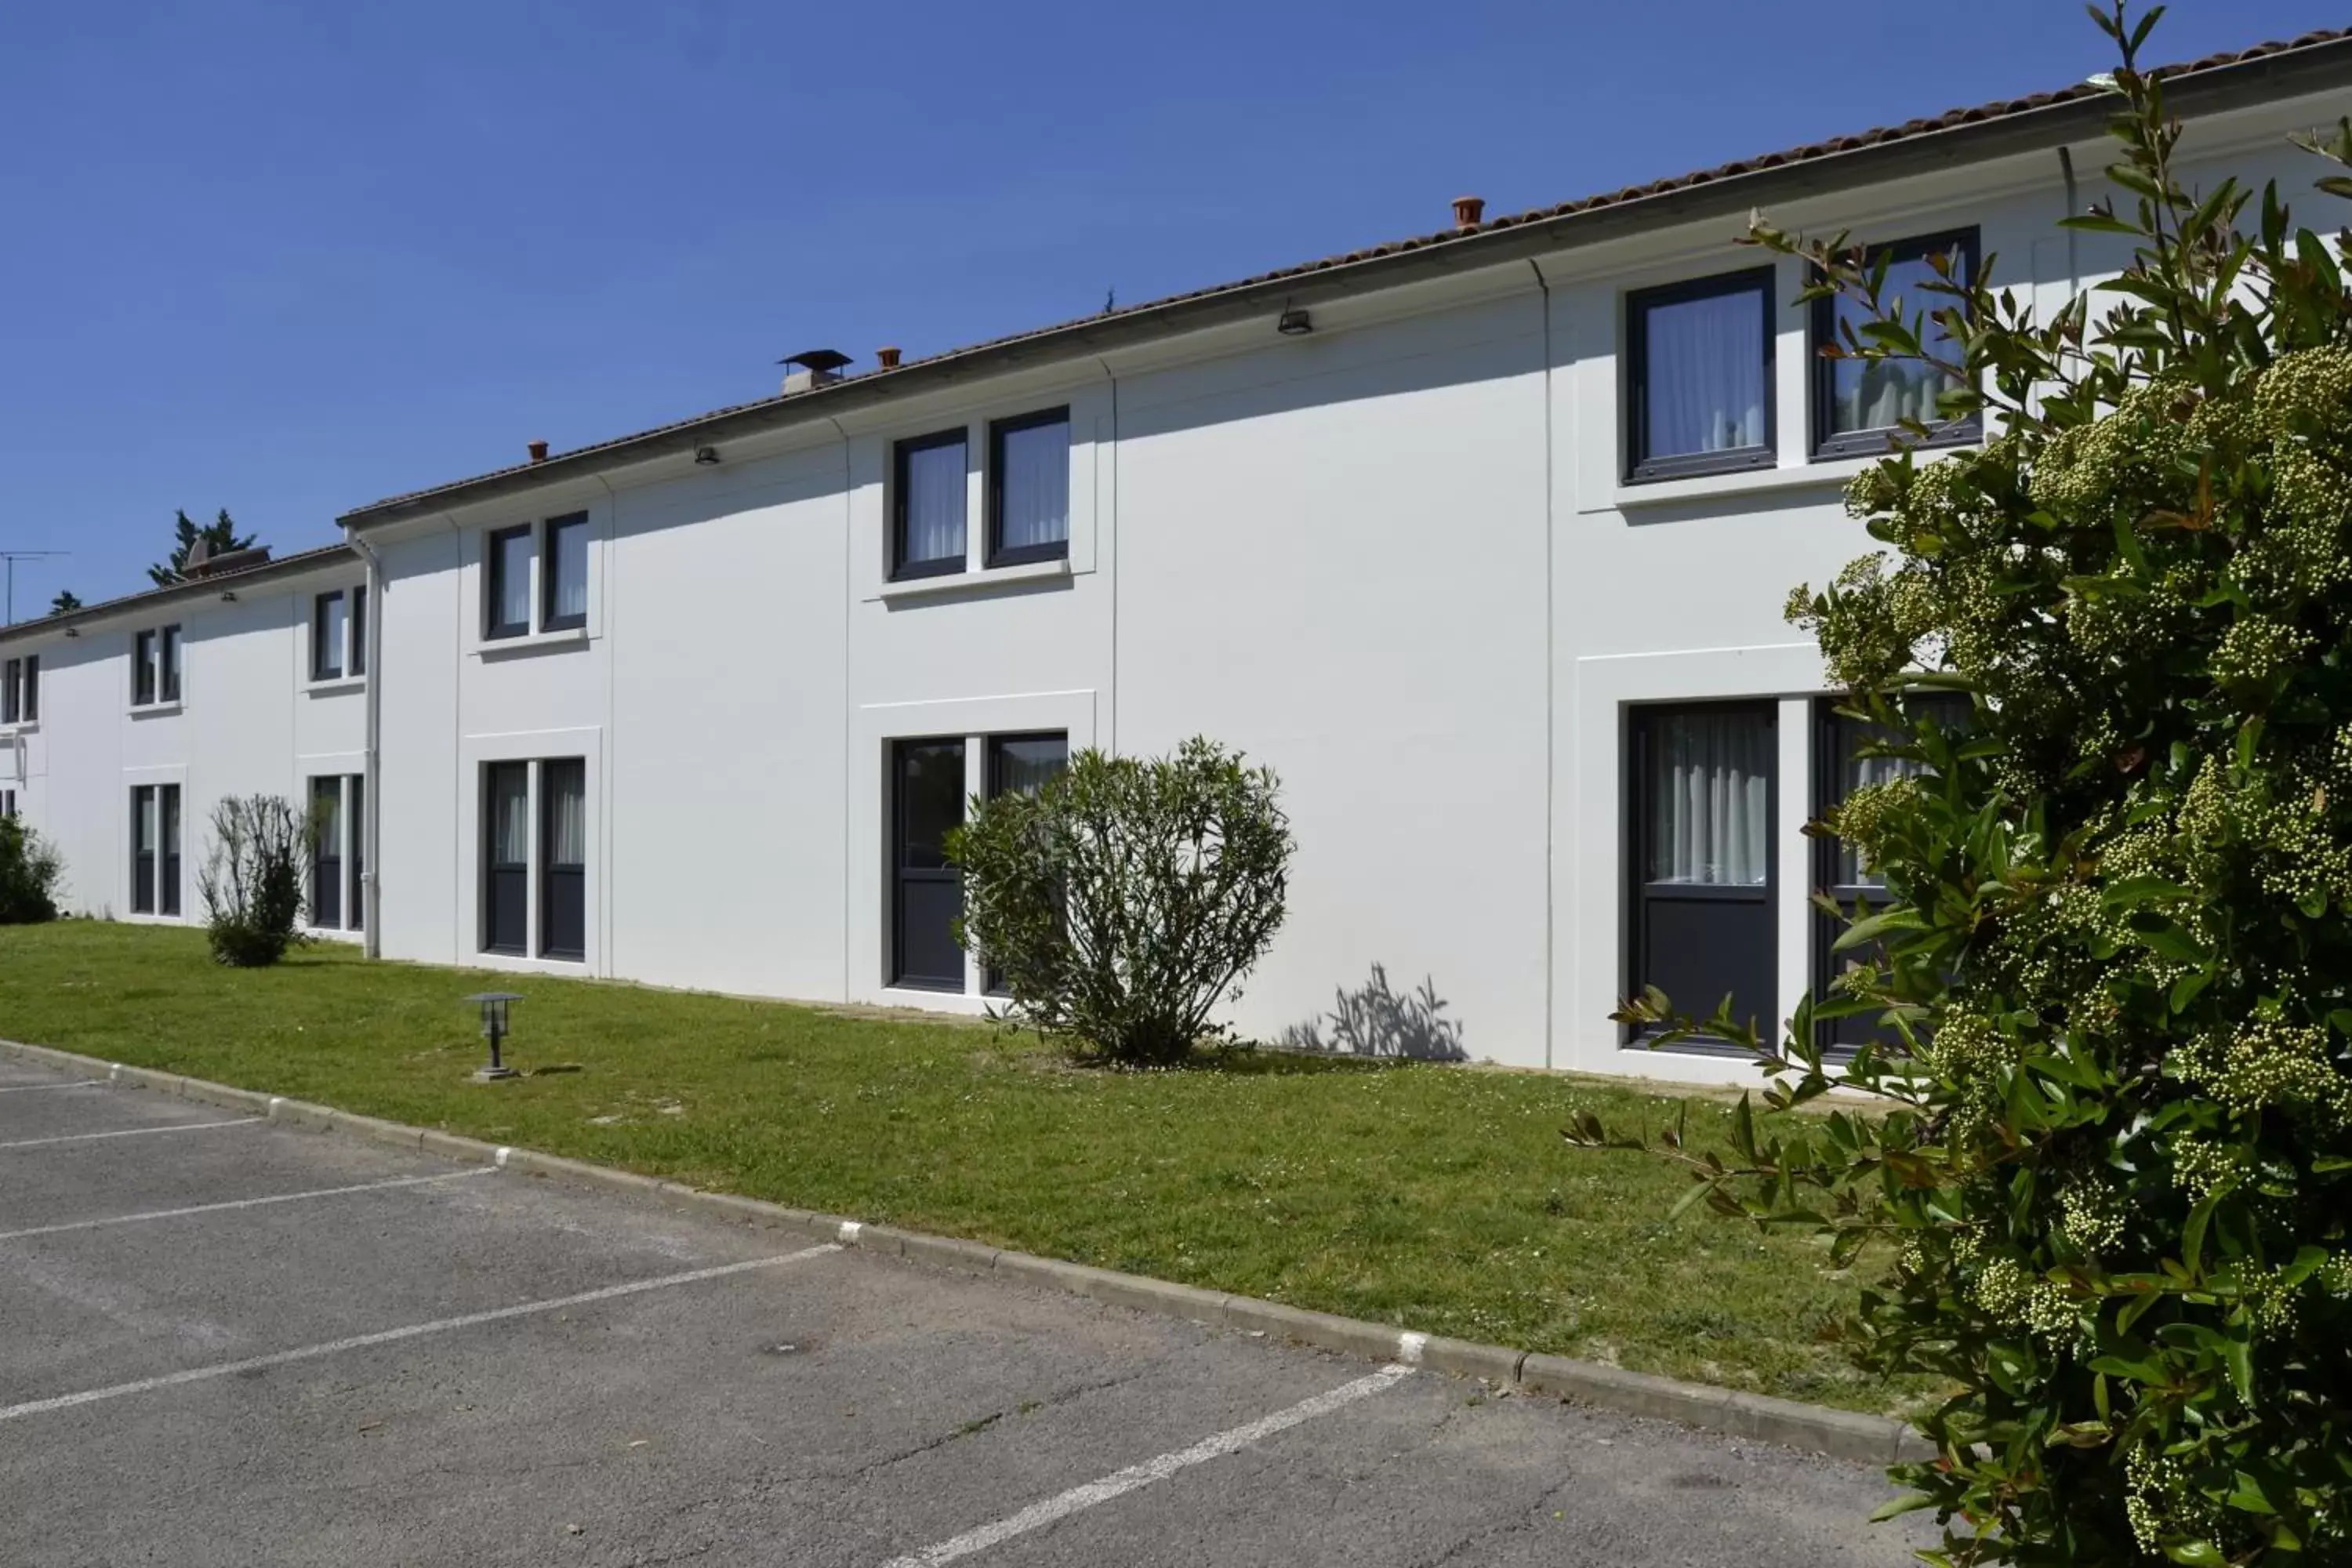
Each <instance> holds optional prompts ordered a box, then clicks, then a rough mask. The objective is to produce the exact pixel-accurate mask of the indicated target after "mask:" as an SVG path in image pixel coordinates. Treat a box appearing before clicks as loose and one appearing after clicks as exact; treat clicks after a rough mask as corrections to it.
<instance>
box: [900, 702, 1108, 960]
mask: <svg viewBox="0 0 2352 1568" xmlns="http://www.w3.org/2000/svg"><path fill="white" fill-rule="evenodd" d="M975 754H976V755H978V756H979V757H980V758H981V759H982V769H983V771H982V775H981V778H980V780H979V784H980V788H981V789H982V791H983V792H985V793H986V794H987V795H991V796H994V795H1003V794H1005V793H1008V792H1010V791H1014V790H1033V789H1035V788H1037V787H1038V786H1039V785H1040V784H1044V783H1045V781H1046V780H1048V779H1050V778H1052V777H1053V776H1054V775H1055V774H1056V773H1060V772H1061V771H1062V770H1063V768H1064V767H1066V766H1067V765H1068V763H1069V754H1070V741H1069V737H1068V736H1067V735H1066V734H1064V733H1062V732H1061V731H1051V732H1044V733H1033V734H1017V735H943V736H929V737H925V738H923V739H920V740H908V741H898V742H892V744H891V748H890V807H889V814H888V816H889V822H890V984H893V985H898V986H904V987H907V988H908V989H911V990H918V991H955V992H961V991H963V990H964V989H965V987H966V980H965V972H964V952H963V948H962V946H961V944H960V943H958V942H957V941H956V937H955V926H956V921H959V920H961V918H962V916H963V873H962V872H961V870H959V869H958V868H956V867H955V866H954V865H952V864H950V861H949V860H948V857H947V836H948V834H949V833H950V831H952V830H953V829H955V828H957V827H961V826H963V817H964V803H965V801H966V799H968V798H969V796H970V795H971V783H972V781H971V780H970V779H969V778H968V777H967V775H966V773H965V759H966V758H967V757H969V756H972V755H975ZM989 978H990V983H991V984H993V982H994V976H990V977H989Z"/></svg>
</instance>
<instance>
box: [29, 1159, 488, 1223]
mask: <svg viewBox="0 0 2352 1568" xmlns="http://www.w3.org/2000/svg"><path fill="white" fill-rule="evenodd" d="M489 1174H491V1171H490V1168H489V1167H488V1165H478V1166H476V1167H475V1168H473V1169H472V1170H467V1171H444V1172H442V1173H439V1174H438V1175H432V1176H394V1177H393V1178H392V1179H391V1180H389V1181H383V1182H362V1183H360V1184H358V1185H357V1186H350V1187H313V1188H311V1189H310V1191H309V1192H307V1193H273V1194H270V1195H269V1196H268V1197H266V1198H238V1199H236V1200H235V1201H234V1202H231V1203H218V1204H194V1205H190V1206H188V1207H186V1208H184V1209H149V1210H148V1211H147V1212H146V1213H144V1214H119V1215H110V1216H109V1217H107V1218H105V1219H76V1220H67V1221H64V1222H62V1223H60V1224H58V1225H37V1226H28V1227H27V1228H26V1229H24V1230H0V1241H21V1240H23V1239H24V1238H25V1237H28V1236H58V1235H60V1234H62V1233H64V1232H66V1231H69V1230H100V1229H102V1228H104V1227H105V1226H110V1225H144V1224H145V1223H146V1222H147V1221H149V1220H153V1219H182V1218H184V1217H186V1216H187V1215H192V1214H220V1213H223V1212H225V1211H226V1210H229V1209H257V1208H265V1207H267V1206H268V1205H271V1204H299V1203H302V1202H304V1201H306V1200H307V1199H310V1198H339V1197H341V1196H342V1195H343V1194H345V1193H374V1192H382V1191H383V1189H384V1188H386V1187H422V1186H425V1185H427V1184H431V1183H434V1182H457V1181H463V1180H464V1179H465V1178H467V1176H487V1175H489Z"/></svg>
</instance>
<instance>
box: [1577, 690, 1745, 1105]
mask: <svg viewBox="0 0 2352 1568" xmlns="http://www.w3.org/2000/svg"><path fill="white" fill-rule="evenodd" d="M1697 709H1716V710H1727V711H1728V710H1745V711H1749V712H1755V713H1760V714H1762V715H1763V716H1764V719H1765V721H1766V723H1767V724H1768V725H1769V728H1770V729H1771V731H1772V732H1773V733H1774V734H1775V735H1776V736H1777V735H1778V734H1779V732H1780V704H1779V702H1777V701H1775V700H1770V699H1742V698H1727V699H1722V700H1714V699H1705V698H1702V699H1698V700H1692V701H1660V702H1643V703H1635V704H1630V705H1629V706H1628V707H1627V708H1626V710H1625V713H1624V718H1623V726H1622V730H1621V731H1620V733H1621V735H1622V740H1623V749H1622V755H1621V763H1620V767H1619V773H1618V782H1619V787H1620V788H1622V790H1623V791H1624V792H1625V793H1624V799H1625V810H1624V813H1623V816H1624V824H1623V826H1624V837H1623V839H1622V841H1621V844H1620V853H1621V854H1622V857H1623V859H1622V870H1621V872H1620V875H1619V879H1618V880H1619V883H1620V887H1619V893H1620V895H1621V902H1620V905H1619V909H1618V920H1619V921H1620V922H1621V924H1620V929H1619V935H1620V941H1619V943H1618V945H1619V949H1620V951H1621V952H1622V954H1623V962H1624V973H1623V976H1622V980H1623V984H1622V986H1621V988H1620V994H1622V995H1627V996H1638V995H1640V994H1641V993H1642V986H1643V975H1644V974H1645V973H1646V972H1647V965H1646V963H1645V962H1644V960H1645V959H1646V957H1647V954H1646V953H1644V952H1643V944H1642V930H1643V921H1642V914H1643V909H1642V905H1643V889H1645V888H1646V887H1647V886H1648V883H1649V849H1650V843H1649V827H1650V814H1651V804H1650V792H1649V789H1648V788H1647V784H1648V780H1649V745H1650V727H1651V726H1652V725H1653V724H1654V722H1655V721H1657V719H1658V717H1659V716H1661V715H1663V714H1669V713H1687V712H1690V711H1692V710H1697ZM1780 787H1781V784H1780V758H1779V753H1778V751H1777V749H1776V750H1775V752H1773V764H1772V775H1771V778H1770V779H1769V782H1768V783H1767V784H1766V787H1765V792H1764V802H1765V804H1764V820H1765V823H1766V824H1767V826H1768V829H1769V832H1770V834H1771V842H1770V846H1769V851H1768V854H1767V857H1766V859H1765V863H1764V890H1763V903H1764V910H1765V916H1766V920H1767V922H1768V925H1767V936H1766V938H1765V941H1766V949H1765V951H1766V952H1769V953H1770V954H1771V955H1772V963H1773V965H1774V971H1775V973H1776V975H1777V973H1778V966H1779V963H1780V876H1781V870H1780ZM1679 891H1680V896H1683V897H1687V898H1691V899H1724V900H1739V901H1742V902H1751V901H1753V900H1755V898H1756V895H1755V894H1754V893H1753V892H1752V891H1751V890H1750V889H1749V888H1745V887H1743V888H1729V887H1727V888H1719V889H1710V888H1706V887H1703V886H1699V887H1685V888H1682V889H1680V890H1679ZM1668 999H1669V1000H1670V1001H1672V1002H1673V1003H1674V1004H1675V1006H1677V1007H1679V1008H1681V1009H1683V1010H1684V1011H1685V1012H1688V1013H1695V1014H1696V1016H1701V1017H1704V1016H1710V1015H1712V1014H1713V1013H1714V1012H1715V1009H1716V1005H1717V1003H1718V1002H1720V1001H1722V998H1721V997H1720V996H1708V997H1705V998H1691V997H1684V996H1675V997H1670V998H1668ZM1779 1013H1780V996H1779V994H1778V992H1777V990H1776V991H1775V993H1774V995H1773V998H1772V1002H1771V1014H1770V1016H1766V1017H1764V1018H1762V1020H1761V1023H1762V1026H1763V1028H1764V1030H1765V1032H1766V1034H1767V1037H1771V1033H1772V1031H1773V1030H1774V1029H1776V1028H1777V1027H1778V1024H1777V1018H1778V1015H1779ZM1651 1033H1652V1031H1648V1030H1644V1029H1643V1028H1641V1027H1640V1026H1635V1025H1624V1026H1621V1027H1620V1029H1619V1031H1618V1042H1619V1044H1620V1046H1621V1047H1633V1048H1636V1049H1641V1048H1645V1047H1644V1042H1645V1041H1646V1040H1647V1039H1648V1038H1649V1037H1650V1035H1651ZM1672 1049H1673V1050H1675V1051H1676V1052H1687V1053H1689V1054H1691V1055H1695V1056H1729V1057H1738V1058H1742V1059H1745V1058H1747V1057H1748V1052H1747V1051H1746V1050H1745V1049H1743V1048H1742V1047H1738V1046H1736V1045H1734V1044H1732V1043H1731V1042H1730V1041H1728V1040H1726V1039H1722V1038H1720V1037H1717V1036H1714V1035H1693V1036H1691V1037H1688V1038H1686V1039H1683V1040H1678V1041H1676V1042H1675V1045H1674V1046H1673V1047H1672Z"/></svg>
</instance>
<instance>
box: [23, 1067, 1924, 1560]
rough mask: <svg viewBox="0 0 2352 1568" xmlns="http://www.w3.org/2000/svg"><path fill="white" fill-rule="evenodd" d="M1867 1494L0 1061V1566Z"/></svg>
mask: <svg viewBox="0 0 2352 1568" xmlns="http://www.w3.org/2000/svg"><path fill="white" fill-rule="evenodd" d="M486 1092H495V1090H487V1091H486ZM1886 1490H1887V1489H1886V1483H1885V1480H1884V1479H1883V1478H1882V1477H1881V1476H1880V1475H1878V1474H1877V1473H1876V1472H1874V1471H1873V1470H1870V1469H1868V1468H1863V1467H1857V1466H1852V1465H1846V1464H1842V1463H1839V1462H1837V1461H1833V1460H1829V1459H1823V1458H1819V1457H1816V1456H1811V1455H1804V1454H1798V1453H1794V1452H1790V1451H1788V1450H1783V1449H1779V1448H1775V1447H1769V1446H1763V1445H1757V1444H1751V1443H1743V1442H1740V1441H1737V1440H1733V1439H1729V1438H1725V1437H1719V1436H1709V1435H1705V1434H1699V1433H1695V1432H1689V1431H1685V1430H1684V1429H1681V1428H1678V1427H1675V1426H1666V1425H1663V1424H1658V1423H1652V1422H1644V1421H1638V1420H1633V1419H1631V1418H1627V1417H1622V1416H1616V1415H1608V1414H1604V1413H1599V1412H1592V1411H1587V1410H1581V1409H1578V1408H1574V1407H1570V1406H1568V1405H1562V1404H1560V1403H1559V1402H1558V1401H1555V1400H1550V1399H1543V1398H1536V1397H1530V1396H1526V1395H1509V1394H1500V1393H1497V1392H1496V1391H1494V1390H1490V1389H1487V1388H1485V1387H1483V1386H1482V1385H1480V1384H1475V1383H1468V1382H1464V1381H1461V1380H1457V1379H1454V1378H1449V1377H1446V1376H1444V1375H1443V1374H1441V1373H1433V1372H1429V1371H1416V1370H1412V1369H1408V1368H1405V1367H1402V1366H1386V1367H1384V1366H1382V1365H1381V1364H1379V1363H1370V1362H1358V1361H1351V1360H1349V1359H1347V1358H1345V1357H1340V1356H1335V1355H1331V1354H1328V1353H1325V1352H1318V1351H1312V1350H1306V1349H1301V1348H1297V1347H1295V1346H1291V1345H1286V1344H1284V1343H1281V1342H1276V1341H1273V1340H1270V1339H1265V1338H1259V1337H1255V1336H1251V1335H1247V1334H1243V1333H1237V1332H1234V1331H1230V1330H1219V1329H1213V1328H1208V1327H1203V1326H1200V1325H1196V1324H1191V1323H1185V1322H1181V1321H1173V1320H1170V1319H1165V1318H1160V1317H1152V1316H1146V1315H1143V1314H1139V1313H1135V1312H1130V1311H1127V1310H1123V1309H1120V1308H1117V1307H1111V1306H1107V1305H1103V1304H1100V1303H1097V1302H1093V1301H1088V1300H1082V1299H1078V1298H1074V1297H1069V1296H1065V1295H1061V1294H1058V1293H1055V1292H1050V1291H1045V1290H1042V1289H1034V1288H1032V1287H1029V1286H1025V1285H1023V1284H1021V1283H1019V1282H1017V1281H1013V1280H1008V1279H983V1278H977V1277H971V1276H965V1275H961V1274H957V1273H952V1272H948V1271H944V1270H937V1269H932V1268H926V1267H924V1266H921V1265H919V1264H916V1263H912V1262H909V1261H907V1260H904V1259H896V1258H877V1257H871V1256H862V1255H860V1254H859V1253H857V1252H856V1251H850V1250H844V1249H841V1248H838V1247H829V1246H810V1245H808V1244H806V1243H804V1242H802V1241H799V1240H793V1239H785V1238H781V1237H778V1236H776V1235H774V1234H772V1233H768V1232H763V1231H761V1230H758V1229H755V1228H752V1227H750V1226H734V1225H730V1224H727V1223H725V1222H723V1221H720V1220H718V1219H714V1218H710V1217H707V1216H704V1215H697V1214H693V1213H688V1212H685V1211H678V1210H670V1209H666V1208H663V1207H661V1206H659V1205H656V1204H653V1203H649V1202H640V1201H637V1200H635V1199H632V1198H628V1197H625V1196H622V1195H617V1194H603V1193H596V1192H590V1191H585V1190H580V1189H575V1188H571V1187H566V1186H563V1185H560V1184H555V1183H551V1182H549V1181H546V1180H543V1179H538V1178H533V1177H529V1176H524V1175H521V1174H519V1173H513V1172H506V1171H495V1170H490V1169H488V1168H486V1167H474V1166H457V1165H451V1164H448V1163H442V1162H438V1161H436V1160H433V1159H430V1158H427V1157H424V1156H421V1155H417V1154H414V1153H408V1152H400V1151H395V1150H389V1149H384V1148H380V1147H377V1146H374V1145H372V1144H368V1143H363V1142H358V1141H355V1140H349V1139H344V1138H340V1137H336V1136H333V1135H330V1134H323V1133H318V1132H310V1131H299V1130H295V1129H289V1128H287V1127H283V1126H278V1125H273V1124H271V1123H270V1122H268V1121H260V1120H251V1119H247V1118H243V1117H240V1116H238V1115H236V1114H235V1113H232V1112H228V1111H224V1110H215V1109H211V1108H207V1107H204V1106H201V1105H194V1104H191V1103H188V1102H185V1101H181V1100H171V1099H168V1098H165V1097H163V1096H159V1095H155V1094H152V1093H145V1092H142V1091H139V1090H135V1089H112V1088H109V1087H107V1086H105V1085H103V1084H91V1083H77V1082H75V1081H74V1080H72V1079H70V1078H68V1076H66V1075H63V1074H59V1073H53V1072H49V1071H47V1070H44V1069H40V1068H33V1067H29V1066H26V1065H23V1064H20V1063H14V1062H0V1563H5V1564H8V1565H10V1568H89V1565H91V1564H132V1563H142V1564H169V1565H171V1568H211V1565H215V1564H217V1565H220V1568H230V1565H235V1568H249V1565H252V1564H264V1563H268V1564H276V1563H289V1564H291V1563H301V1564H361V1563H365V1564H394V1563H396V1564H444V1563H446V1564H453V1565H455V1564H464V1565H466V1568H485V1565H491V1564H534V1565H536V1564H594V1565H606V1564H610V1565H614V1568H620V1565H625V1564H626V1565H638V1568H649V1565H652V1564H656V1563H698V1564H709V1565H713V1568H716V1565H719V1564H736V1563H742V1564H791V1565H794V1568H798V1565H801V1564H811V1565H820V1568H822V1565H834V1564H838V1565H841V1568H916V1565H923V1568H929V1565H935V1564H940V1563H950V1562H970V1563H973V1564H975V1568H996V1565H1003V1568H1042V1565H1045V1564H1069V1565H1077V1564H1085V1565H1087V1568H1094V1565H1099V1564H1123V1563H1138V1564H1168V1565H1171V1568H1172V1565H1176V1564H1184V1565H1192V1564H1206V1563H1214V1564H1221V1565H1223V1564H1255V1563H1263V1564H1267V1565H1269V1568H1271V1565H1276V1564H1279V1565H1281V1568H1306V1565H1310V1564H1334V1565H1344V1568H1407V1565H1411V1568H1433V1565H1435V1564H1439V1563H1459V1564H1496V1565H1501V1568H1513V1565H1521V1564H1527V1565H1532V1564H1538V1563H1541V1564H1546V1565H1548V1568H1549V1565H1558V1564H1610V1565H1621V1564H1622V1565H1630V1568H1648V1565H1652V1564H1717V1563H1720V1564H1727V1565H1734V1564H1736V1565H1737V1568H1782V1565H1786V1568H1820V1565H1827V1564H1890V1565H1891V1564H1895V1563H1903V1562H1906V1560H1907V1559H1908V1555H1909V1551H1910V1549H1911V1547H1912V1546H1913V1545H1914V1544H1916V1543H1918V1542H1921V1541H1923V1540H1924V1539H1925V1537H1924V1535H1922V1534H1921V1533H1920V1532H1919V1531H1918V1528H1917V1527H1916V1526H1912V1527H1909V1528H1908V1529H1906V1527H1905V1526H1902V1525H1895V1526H1888V1525H1871V1524H1868V1523H1866V1522H1865V1521H1866V1519H1867V1517H1868V1515H1869V1513H1870V1511H1871V1510H1872V1509H1873V1508H1874V1507H1875V1506H1876V1505H1877V1504H1878V1502H1879V1501H1881V1500H1883V1499H1884V1498H1885V1495H1886Z"/></svg>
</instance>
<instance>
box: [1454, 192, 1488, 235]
mask: <svg viewBox="0 0 2352 1568" xmlns="http://www.w3.org/2000/svg"><path fill="white" fill-rule="evenodd" d="M1485 216H1486V197H1484V196H1456V197H1454V227H1456V228H1476V227H1477V226H1478V221H1479V220H1480V219H1481V218H1483V217H1485Z"/></svg>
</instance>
